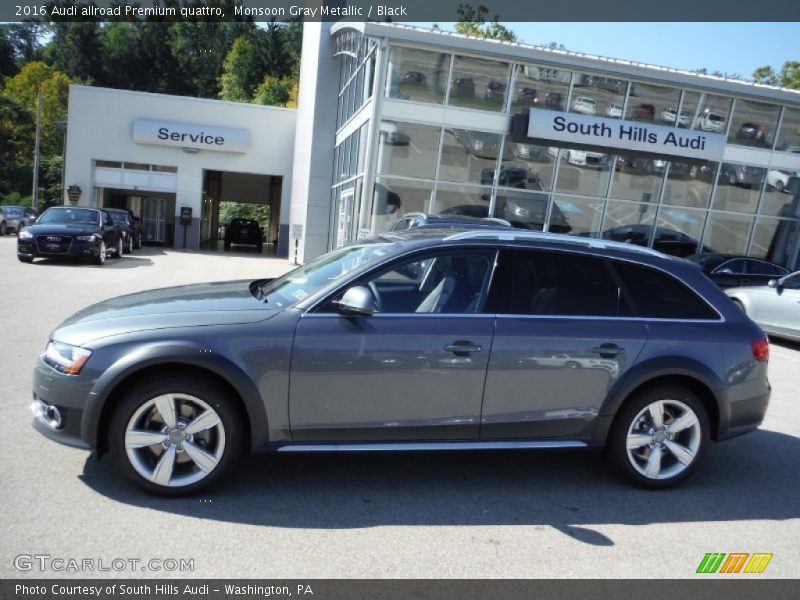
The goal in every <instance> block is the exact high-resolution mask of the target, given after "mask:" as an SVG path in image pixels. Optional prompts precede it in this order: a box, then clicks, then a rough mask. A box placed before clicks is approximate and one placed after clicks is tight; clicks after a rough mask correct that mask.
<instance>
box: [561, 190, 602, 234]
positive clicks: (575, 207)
mask: <svg viewBox="0 0 800 600" xmlns="http://www.w3.org/2000/svg"><path fill="white" fill-rule="evenodd" d="M603 204H604V202H603V200H592V199H589V198H576V197H573V196H554V197H553V211H552V214H551V215H550V221H551V225H550V226H548V231H553V232H556V233H569V234H572V235H583V236H587V237H599V236H600V220H601V219H602V218H603ZM553 225H555V226H556V227H558V228H559V229H562V230H563V231H558V230H557V229H555V228H553V229H551V228H550V227H552V226H553Z"/></svg>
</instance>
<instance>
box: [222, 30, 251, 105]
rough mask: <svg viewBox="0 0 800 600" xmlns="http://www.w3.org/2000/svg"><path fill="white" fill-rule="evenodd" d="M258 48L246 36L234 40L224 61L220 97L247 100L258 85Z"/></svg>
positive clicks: (237, 100)
mask: <svg viewBox="0 0 800 600" xmlns="http://www.w3.org/2000/svg"><path fill="white" fill-rule="evenodd" d="M258 75H259V73H258V64H257V63H256V49H255V48H254V47H253V44H252V43H251V42H250V40H248V39H247V38H246V37H244V36H239V37H238V38H236V39H235V40H234V41H233V45H232V46H231V49H230V52H228V55H227V56H226V57H225V62H224V63H223V72H222V77H220V87H221V88H222V89H221V90H220V93H219V97H220V98H222V99H223V100H233V101H236V102H247V101H249V100H250V98H252V96H253V91H254V89H255V87H256V85H258Z"/></svg>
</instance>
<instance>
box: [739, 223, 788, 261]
mask: <svg viewBox="0 0 800 600" xmlns="http://www.w3.org/2000/svg"><path fill="white" fill-rule="evenodd" d="M798 235H800V221H787V220H786V219H773V218H769V217H759V218H758V219H757V220H756V226H755V229H753V239H752V240H751V241H750V249H749V250H748V252H747V254H749V255H750V256H756V257H758V258H763V259H766V260H768V261H770V262H774V263H776V264H779V265H782V266H784V267H791V265H790V262H791V260H792V256H791V255H792V252H793V251H794V248H795V244H796V240H797V238H798Z"/></svg>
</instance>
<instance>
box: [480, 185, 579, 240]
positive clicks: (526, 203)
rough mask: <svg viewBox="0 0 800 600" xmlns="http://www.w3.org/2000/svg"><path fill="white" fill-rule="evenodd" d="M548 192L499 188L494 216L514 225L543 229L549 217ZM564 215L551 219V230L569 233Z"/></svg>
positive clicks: (537, 229) (522, 227)
mask: <svg viewBox="0 0 800 600" xmlns="http://www.w3.org/2000/svg"><path fill="white" fill-rule="evenodd" d="M548 198H549V197H548V195H547V194H531V193H527V192H521V191H517V190H503V189H501V190H497V198H496V200H495V211H494V216H495V217H499V218H501V219H505V220H506V221H508V222H509V223H511V224H512V225H513V226H514V227H519V228H521V229H535V230H536V231H542V230H543V229H544V224H545V220H546V218H547V202H548ZM568 229H569V228H568V227H567V226H566V221H565V219H564V218H563V215H561V214H560V212H559V213H558V215H557V216H555V217H554V218H553V219H551V227H550V231H554V232H556V233H569V230H568Z"/></svg>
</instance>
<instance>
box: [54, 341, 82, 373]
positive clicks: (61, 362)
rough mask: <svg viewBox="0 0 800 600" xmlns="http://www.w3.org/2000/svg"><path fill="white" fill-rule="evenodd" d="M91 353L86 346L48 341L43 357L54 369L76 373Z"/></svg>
mask: <svg viewBox="0 0 800 600" xmlns="http://www.w3.org/2000/svg"><path fill="white" fill-rule="evenodd" d="M91 355H92V351H91V350H87V349H86V348H81V347H79V346H70V345H69V344H65V343H63V342H56V341H50V342H49V343H48V344H47V348H45V351H44V356H43V359H44V362H45V363H47V364H48V365H50V366H51V367H53V368H54V369H55V370H56V371H59V372H61V373H65V374H67V375H77V374H78V373H80V372H81V369H82V368H83V365H85V364H86V361H87V360H89V357H90V356H91Z"/></svg>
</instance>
